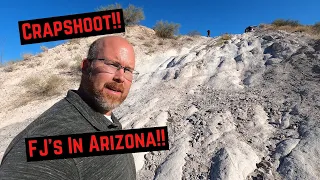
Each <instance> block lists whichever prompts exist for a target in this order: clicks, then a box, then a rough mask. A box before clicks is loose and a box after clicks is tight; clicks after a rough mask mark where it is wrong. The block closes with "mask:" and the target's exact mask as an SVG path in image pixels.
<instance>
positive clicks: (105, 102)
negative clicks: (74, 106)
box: [93, 83, 126, 112]
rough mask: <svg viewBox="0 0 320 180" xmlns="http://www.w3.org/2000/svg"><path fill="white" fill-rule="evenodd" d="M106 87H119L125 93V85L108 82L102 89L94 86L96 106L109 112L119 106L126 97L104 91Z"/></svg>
mask: <svg viewBox="0 0 320 180" xmlns="http://www.w3.org/2000/svg"><path fill="white" fill-rule="evenodd" d="M104 88H111V89H117V90H119V91H121V93H123V86H119V85H118V84H117V83H106V84H104V87H103V88H102V89H94V88H93V98H94V102H95V104H96V106H98V108H99V109H101V110H103V111H106V112H107V111H111V110H113V109H115V108H116V107H118V106H119V105H120V104H121V103H122V102H123V101H124V99H125V98H126V97H124V96H122V95H121V96H117V95H111V94H107V93H104Z"/></svg>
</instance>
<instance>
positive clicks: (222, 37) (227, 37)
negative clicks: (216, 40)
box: [221, 33, 231, 41]
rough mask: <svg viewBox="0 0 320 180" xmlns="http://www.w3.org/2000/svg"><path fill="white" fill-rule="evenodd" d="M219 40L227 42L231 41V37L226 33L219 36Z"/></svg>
mask: <svg viewBox="0 0 320 180" xmlns="http://www.w3.org/2000/svg"><path fill="white" fill-rule="evenodd" d="M221 39H222V40H224V41H228V40H230V39H231V36H230V35H229V34H227V33H226V34H223V35H222V36H221Z"/></svg>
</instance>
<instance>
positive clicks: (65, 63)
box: [56, 61, 68, 69]
mask: <svg viewBox="0 0 320 180" xmlns="http://www.w3.org/2000/svg"><path fill="white" fill-rule="evenodd" d="M67 67H68V63H67V62H65V61H61V62H59V63H58V64H57V66H56V68H58V69H66V68H67Z"/></svg>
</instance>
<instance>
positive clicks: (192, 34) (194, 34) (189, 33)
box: [187, 30, 201, 37]
mask: <svg viewBox="0 0 320 180" xmlns="http://www.w3.org/2000/svg"><path fill="white" fill-rule="evenodd" d="M187 35H188V36H191V37H194V36H201V33H200V32H199V31H197V30H193V31H190V32H188V33H187Z"/></svg>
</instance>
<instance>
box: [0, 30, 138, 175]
mask: <svg viewBox="0 0 320 180" xmlns="http://www.w3.org/2000/svg"><path fill="white" fill-rule="evenodd" d="M81 66H82V76H81V83H80V87H79V89H78V90H69V91H68V92H67V95H66V97H65V98H63V99H62V100H60V101H59V102H57V103H56V104H54V105H53V106H52V107H51V108H49V109H48V110H47V111H46V112H44V113H43V114H41V115H40V116H39V117H38V118H37V119H36V120H34V122H32V123H31V124H30V125H29V126H28V127H27V128H26V129H24V130H23V131H22V132H21V133H20V134H18V135H17V137H15V138H14V139H13V141H12V142H11V143H10V145H9V147H8V148H7V150H6V152H5V154H4V156H3V159H2V163H1V166H0V179H37V180H38V179H45V180H49V179H59V180H64V179H65V180H67V179H68V180H70V179H71V180H80V179H81V180H82V179H83V180H85V179H90V180H95V179H104V180H134V179H136V168H135V163H134V158H133V156H132V154H116V155H107V156H91V157H83V158H69V159H58V160H45V161H33V162H27V158H26V149H25V138H26V137H41V136H56V135H68V134H78V133H91V132H98V131H113V130H121V129H122V126H121V123H120V122H119V121H118V120H117V118H116V117H115V116H114V114H113V113H112V110H114V109H115V108H116V107H118V106H119V105H120V104H121V103H122V102H123V101H124V100H125V99H126V97H127V95H128V93H129V90H130V87H131V84H132V80H133V79H134V76H135V75H137V74H138V73H137V72H136V71H135V70H134V69H135V53H134V50H133V47H132V46H131V45H130V43H129V42H128V41H127V40H125V39H123V38H121V37H117V36H108V37H103V38H100V39H98V40H96V41H94V42H93V43H92V44H91V46H90V48H89V51H88V55H87V58H85V59H84V60H83V61H82V65H81Z"/></svg>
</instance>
